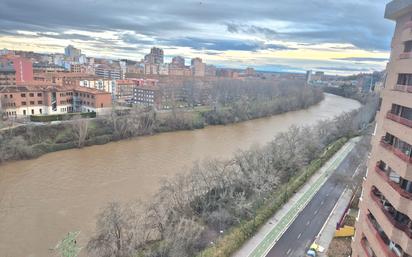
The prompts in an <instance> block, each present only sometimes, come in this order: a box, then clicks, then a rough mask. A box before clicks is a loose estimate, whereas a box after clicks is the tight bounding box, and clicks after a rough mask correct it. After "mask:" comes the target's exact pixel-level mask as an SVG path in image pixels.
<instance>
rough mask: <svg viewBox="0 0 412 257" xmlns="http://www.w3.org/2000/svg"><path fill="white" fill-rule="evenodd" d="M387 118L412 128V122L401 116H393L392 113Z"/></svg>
mask: <svg viewBox="0 0 412 257" xmlns="http://www.w3.org/2000/svg"><path fill="white" fill-rule="evenodd" d="M386 118H388V119H390V120H393V121H395V122H397V123H400V124H402V125H405V126H408V127H410V128H412V120H408V119H406V118H403V117H401V116H399V115H396V114H393V113H391V112H390V111H389V112H388V113H387V114H386Z"/></svg>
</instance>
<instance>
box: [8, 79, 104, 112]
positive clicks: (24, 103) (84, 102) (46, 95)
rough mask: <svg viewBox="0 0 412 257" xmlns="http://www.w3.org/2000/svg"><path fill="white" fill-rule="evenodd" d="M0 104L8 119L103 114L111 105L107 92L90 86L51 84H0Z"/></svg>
mask: <svg viewBox="0 0 412 257" xmlns="http://www.w3.org/2000/svg"><path fill="white" fill-rule="evenodd" d="M0 106H1V110H2V113H3V115H4V116H5V117H8V118H21V117H26V116H29V115H51V114H64V113H71V112H96V113H98V114H105V113H107V112H110V110H111V106H112V98H111V94H110V93H107V92H103V91H100V90H96V89H90V88H81V87H77V88H74V89H72V88H66V87H63V86H58V85H55V84H38V85H33V84H29V85H18V86H7V87H6V86H0Z"/></svg>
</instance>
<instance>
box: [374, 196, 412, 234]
mask: <svg viewBox="0 0 412 257" xmlns="http://www.w3.org/2000/svg"><path fill="white" fill-rule="evenodd" d="M371 197H372V200H373V201H374V202H375V203H376V205H377V206H378V207H379V209H381V211H382V212H383V214H385V216H386V218H387V219H388V220H389V222H390V223H391V224H392V225H393V226H394V227H395V228H397V229H399V230H401V231H403V232H405V234H406V235H407V236H408V237H409V238H412V231H411V230H410V229H409V227H408V226H407V225H405V224H401V223H400V222H398V221H397V220H396V219H395V218H394V217H393V216H392V214H391V213H390V212H389V211H388V210H387V209H386V208H385V207H384V206H383V204H382V201H381V199H379V198H378V197H377V196H376V195H375V194H374V193H373V192H371Z"/></svg>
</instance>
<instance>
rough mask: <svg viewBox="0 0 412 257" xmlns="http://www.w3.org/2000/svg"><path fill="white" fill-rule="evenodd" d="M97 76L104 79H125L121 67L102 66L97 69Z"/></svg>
mask: <svg viewBox="0 0 412 257" xmlns="http://www.w3.org/2000/svg"><path fill="white" fill-rule="evenodd" d="M95 74H96V75H97V76H99V77H101V78H104V79H114V80H118V79H123V73H122V71H121V70H120V67H115V66H114V65H109V64H100V65H98V66H97V67H96V68H95Z"/></svg>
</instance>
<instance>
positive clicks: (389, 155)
mask: <svg viewBox="0 0 412 257" xmlns="http://www.w3.org/2000/svg"><path fill="white" fill-rule="evenodd" d="M385 17H386V18H387V19H390V20H393V21H396V29H395V35H394V37H393V41H392V53H391V58H390V62H389V64H388V66H387V79H386V82H385V88H384V89H383V91H382V104H381V108H380V111H379V112H378V114H377V127H376V131H375V135H374V137H373V139H372V152H371V157H370V161H369V165H368V172H367V175H366V178H365V180H364V183H363V192H362V196H361V199H360V212H359V216H358V218H357V222H356V234H355V237H354V240H353V242H352V248H353V251H352V257H367V256H368V257H374V256H377V257H396V256H399V257H410V256H412V0H393V1H392V2H390V3H389V4H388V5H387V6H386V12H385Z"/></svg>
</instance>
